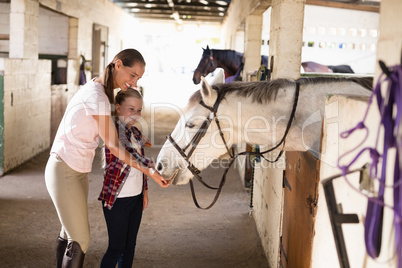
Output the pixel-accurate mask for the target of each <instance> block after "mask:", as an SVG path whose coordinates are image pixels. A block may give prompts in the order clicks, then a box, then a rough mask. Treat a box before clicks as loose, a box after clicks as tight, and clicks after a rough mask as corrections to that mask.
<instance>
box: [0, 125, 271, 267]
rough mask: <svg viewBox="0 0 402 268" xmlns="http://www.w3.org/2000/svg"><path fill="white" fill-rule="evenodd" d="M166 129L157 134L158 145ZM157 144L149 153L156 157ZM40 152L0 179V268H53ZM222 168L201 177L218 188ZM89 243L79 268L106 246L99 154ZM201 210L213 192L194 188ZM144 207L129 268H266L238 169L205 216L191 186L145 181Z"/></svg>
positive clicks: (94, 263) (52, 232) (54, 222)
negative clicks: (146, 200)
mask: <svg viewBox="0 0 402 268" xmlns="http://www.w3.org/2000/svg"><path fill="white" fill-rule="evenodd" d="M169 132H170V130H160V131H158V132H156V136H155V137H156V138H155V140H156V141H157V143H158V144H162V142H163V140H164V137H165V136H166V134H167V133H169ZM159 149H160V146H158V145H157V146H155V148H151V149H147V152H146V154H147V156H149V157H152V158H155V157H156V156H157V153H158V151H159ZM48 153H49V152H48V151H45V152H43V153H41V154H40V155H38V156H37V157H35V158H34V159H32V160H31V161H29V162H28V163H26V164H25V165H23V166H21V167H19V168H17V169H15V170H14V171H13V172H11V173H10V174H7V175H5V176H3V177H1V178H0V189H1V191H0V207H1V209H0V267H1V268H6V267H13V268H14V267H16V268H23V267H32V268H37V267H41V268H46V267H54V266H55V263H54V257H53V256H54V246H55V239H56V237H57V234H58V232H59V229H60V223H59V221H58V218H57V215H56V211H55V209H54V206H53V203H52V202H51V200H50V197H49V194H48V193H47V190H46V188H45V183H44V177H43V174H44V169H45V165H46V161H47V158H48ZM221 174H222V171H221V170H216V169H212V168H211V169H207V170H205V171H204V172H203V173H202V175H203V177H205V178H206V181H209V182H211V184H216V185H217V184H218V182H219V180H220V176H221ZM89 181H90V192H89V200H88V206H89V218H90V225H91V244H90V246H89V250H88V252H87V255H86V258H85V265H84V267H88V268H89V267H99V264H100V260H101V258H102V256H103V253H104V251H105V249H106V247H107V241H108V238H107V233H106V226H105V222H104V219H103V214H102V209H101V203H100V202H99V201H97V197H98V195H99V192H100V189H101V185H102V170H101V168H100V160H99V157H98V155H97V157H96V159H95V161H94V167H93V171H92V172H91V173H90V175H89ZM195 187H196V191H197V195H198V197H199V202H200V204H201V205H204V206H205V205H207V204H209V202H210V201H211V200H212V199H213V196H214V193H215V192H214V191H212V190H209V189H206V188H204V187H203V186H202V185H201V184H199V183H195ZM149 188H150V189H149V198H150V204H149V207H148V209H147V210H146V211H145V212H144V216H143V220H142V224H141V227H140V231H139V235H138V239H137V249H136V255H135V260H134V267H138V268H141V267H147V268H148V267H175V268H176V267H185V268H187V267H256V268H257V267H268V264H267V260H266V258H265V255H264V253H263V249H262V246H261V242H260V239H259V237H258V234H257V231H256V227H255V222H254V219H253V218H252V217H250V216H249V199H250V193H249V191H247V190H244V189H243V187H242V185H241V182H240V180H239V178H238V173H237V171H236V170H233V169H232V170H231V171H230V172H229V174H228V176H227V182H226V185H225V186H224V188H223V191H222V193H221V196H220V198H219V200H218V201H217V203H216V204H215V206H214V207H212V208H211V209H210V210H207V211H203V210H200V209H197V208H196V207H195V205H194V204H193V201H192V198H191V193H190V187H189V185H184V186H170V187H169V188H167V189H163V188H161V187H159V186H158V185H157V184H156V183H155V182H154V181H152V180H150V186H149Z"/></svg>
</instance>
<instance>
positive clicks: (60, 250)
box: [56, 236, 68, 268]
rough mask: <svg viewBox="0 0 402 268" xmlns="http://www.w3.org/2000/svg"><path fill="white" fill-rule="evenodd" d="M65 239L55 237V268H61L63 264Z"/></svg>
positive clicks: (65, 246)
mask: <svg viewBox="0 0 402 268" xmlns="http://www.w3.org/2000/svg"><path fill="white" fill-rule="evenodd" d="M67 242H68V241H67V239H64V238H61V237H60V236H58V237H57V242H56V267H57V268H61V264H62V263H63V256H64V252H65V251H66V248H67Z"/></svg>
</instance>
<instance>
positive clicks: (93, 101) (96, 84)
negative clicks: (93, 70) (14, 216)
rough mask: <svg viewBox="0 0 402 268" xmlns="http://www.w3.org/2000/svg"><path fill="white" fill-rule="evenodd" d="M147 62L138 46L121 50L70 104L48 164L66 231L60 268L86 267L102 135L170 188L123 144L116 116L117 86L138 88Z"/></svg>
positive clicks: (59, 245)
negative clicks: (91, 190)
mask: <svg viewBox="0 0 402 268" xmlns="http://www.w3.org/2000/svg"><path fill="white" fill-rule="evenodd" d="M144 71H145V61H144V58H143V57H142V55H141V54H140V53H139V52H138V51H137V50H135V49H125V50H123V51H121V52H119V53H118V54H117V55H116V56H115V57H114V59H113V61H112V62H111V63H109V65H108V66H107V67H106V68H105V70H104V72H103V76H102V77H99V78H94V79H92V80H91V81H89V82H88V83H86V84H85V85H84V86H83V87H82V88H81V89H80V90H79V91H78V92H77V93H76V94H75V95H74V97H73V98H72V99H71V101H70V102H69V104H68V106H67V108H66V112H65V114H64V116H63V119H62V121H61V123H60V125H59V128H58V130H57V134H56V137H55V140H54V142H53V146H52V148H51V150H50V157H49V160H48V163H47V165H46V170H45V181H46V187H47V189H48V192H49V194H50V197H51V198H52V201H53V203H54V205H55V208H56V211H57V214H58V217H59V220H60V223H61V225H62V228H61V232H60V235H59V237H58V238H57V246H56V262H57V267H64V268H67V267H74V268H78V267H83V263H84V257H85V253H86V252H87V250H88V245H89V240H90V235H89V222H88V205H87V199H88V173H89V172H90V171H91V169H92V162H93V159H94V156H95V149H96V148H97V147H98V143H99V137H100V138H102V140H103V141H104V143H105V145H106V146H107V147H108V148H109V150H110V152H111V153H112V154H113V155H115V156H117V157H118V158H119V159H121V160H122V161H123V162H124V163H126V164H128V165H130V166H132V167H134V168H136V169H138V170H140V171H141V172H143V173H144V174H145V175H147V176H150V177H151V178H152V179H154V180H155V181H156V182H157V183H158V184H159V185H160V186H162V187H168V186H169V182H166V181H165V180H164V179H163V178H162V176H160V174H159V173H158V172H156V171H155V169H154V164H153V163H149V165H148V166H144V165H143V164H142V163H139V162H138V160H137V159H135V158H133V157H132V156H131V154H130V153H129V152H128V151H126V150H125V149H124V147H123V146H121V145H120V143H119V141H118V136H117V131H116V129H115V127H114V123H113V120H112V119H111V104H114V89H116V88H120V89H121V90H122V91H126V90H127V89H128V88H130V87H136V86H137V81H138V79H140V78H141V76H142V75H143V74H144Z"/></svg>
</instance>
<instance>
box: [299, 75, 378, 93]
mask: <svg viewBox="0 0 402 268" xmlns="http://www.w3.org/2000/svg"><path fill="white" fill-rule="evenodd" d="M296 81H297V82H298V83H299V84H300V85H308V84H322V83H339V82H353V83H356V84H358V85H360V86H362V87H364V88H365V89H368V90H372V89H373V78H372V77H327V76H313V77H302V78H299V79H297V80H296Z"/></svg>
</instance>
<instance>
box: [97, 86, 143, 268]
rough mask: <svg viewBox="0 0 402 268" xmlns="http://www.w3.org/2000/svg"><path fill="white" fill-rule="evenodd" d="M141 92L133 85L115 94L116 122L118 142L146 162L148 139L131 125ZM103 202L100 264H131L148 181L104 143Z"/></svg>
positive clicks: (107, 266) (111, 267)
mask: <svg viewBox="0 0 402 268" xmlns="http://www.w3.org/2000/svg"><path fill="white" fill-rule="evenodd" d="M142 105H143V101H142V96H141V93H139V92H138V91H137V90H135V89H131V88H130V89H128V90H127V91H119V93H117V95H116V116H115V117H114V122H115V126H116V129H117V133H118V135H119V140H120V141H121V143H123V144H126V145H127V147H128V150H129V151H131V154H132V155H133V156H135V157H136V158H137V159H138V160H139V161H140V162H142V163H144V165H146V164H147V163H148V162H149V161H150V160H149V159H148V158H146V157H144V145H147V139H146V138H145V137H143V136H142V134H141V132H140V131H139V130H138V129H137V128H136V127H134V124H135V121H136V120H137V119H138V118H140V117H141V111H142ZM99 200H101V201H102V204H103V214H104V216H105V220H106V225H107V230H108V236H109V245H108V248H107V250H106V253H105V254H104V255H103V258H102V262H101V265H100V267H101V268H114V267H116V264H117V262H118V263H119V268H125V267H131V266H132V264H133V259H134V252H135V245H136V240H137V234H138V229H139V227H140V223H141V218H142V211H143V210H144V209H145V208H146V207H147V205H148V185H147V180H146V176H145V175H144V173H142V172H141V171H139V170H137V169H135V168H130V166H127V165H124V163H122V161H121V160H120V159H118V158H117V157H115V156H114V155H112V154H110V151H109V149H108V148H107V147H105V173H104V180H103V188H102V191H101V194H100V196H99Z"/></svg>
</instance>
